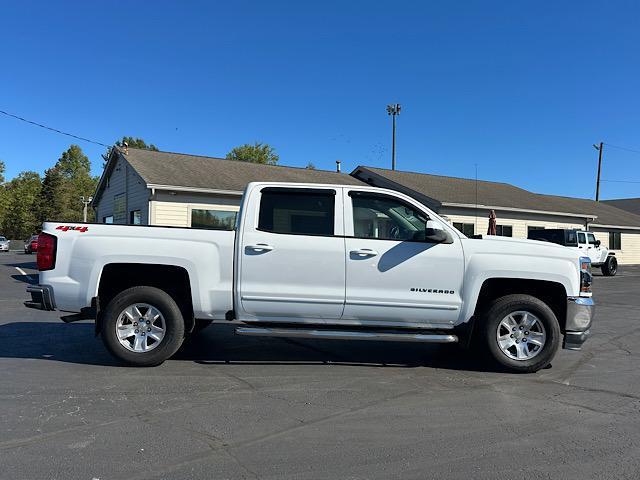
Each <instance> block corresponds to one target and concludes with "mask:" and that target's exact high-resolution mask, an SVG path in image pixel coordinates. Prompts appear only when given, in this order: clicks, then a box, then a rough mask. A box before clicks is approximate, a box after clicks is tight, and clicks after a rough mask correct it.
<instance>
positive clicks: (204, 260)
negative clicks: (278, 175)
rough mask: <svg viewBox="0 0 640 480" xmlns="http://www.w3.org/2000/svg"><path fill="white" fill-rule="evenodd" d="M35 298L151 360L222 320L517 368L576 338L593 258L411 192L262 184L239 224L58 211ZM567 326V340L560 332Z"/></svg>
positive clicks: (131, 359) (276, 332)
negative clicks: (468, 354)
mask: <svg viewBox="0 0 640 480" xmlns="http://www.w3.org/2000/svg"><path fill="white" fill-rule="evenodd" d="M37 264H38V269H39V270H40V282H39V285H37V286H35V285H34V286H30V287H29V288H28V291H29V292H30V293H31V300H30V301H28V302H25V304H26V305H27V306H28V307H32V308H40V309H43V310H54V309H57V310H61V311H63V312H70V313H74V312H75V313H74V314H72V315H68V316H66V317H63V320H65V321H74V320H81V319H93V318H95V320H96V334H100V335H101V336H102V339H103V341H104V344H105V346H106V348H107V349H108V350H109V351H110V352H111V353H112V354H113V355H115V356H116V357H117V358H119V359H121V360H122V361H124V362H126V363H129V364H133V365H140V366H152V365H158V364H160V363H162V362H163V361H164V360H166V359H167V358H169V357H171V356H172V355H173V354H174V353H175V352H176V351H177V350H178V349H179V348H180V345H181V344H182V342H183V340H184V338H185V336H186V335H188V334H190V333H193V332H195V331H197V330H199V328H200V327H202V326H204V325H207V324H208V323H210V322H211V321H219V322H228V323H232V324H234V325H235V327H236V333H237V334H242V335H262V336H275V337H305V338H321V339H343V340H344V339H348V340H389V341H408V342H425V343H429V342H431V343H459V344H462V345H463V346H468V345H470V344H473V345H475V346H477V347H479V349H477V350H476V351H479V352H481V353H485V354H487V355H488V356H489V357H490V358H493V359H494V360H495V361H497V362H498V364H500V365H502V366H503V367H506V368H507V369H509V370H513V371H520V372H533V371H537V370H538V369H541V368H544V367H545V366H547V365H548V364H549V363H550V362H551V360H552V358H553V357H554V355H555V353H556V351H557V349H558V348H559V346H560V345H561V344H562V345H563V346H564V347H565V348H568V349H579V348H580V346H581V345H582V344H583V343H584V341H585V340H586V339H587V337H588V336H589V333H590V327H591V322H592V318H593V314H594V305H593V301H592V298H591V295H592V294H591V280H592V277H591V270H590V269H591V265H590V260H589V258H588V257H581V256H580V254H579V253H578V252H575V251H572V250H570V249H568V248H564V247H561V246H559V245H554V244H550V243H545V242H538V241H532V240H517V239H512V238H502V237H491V238H481V239H470V238H467V237H465V236H464V235H463V234H462V233H460V232H458V231H457V230H456V229H454V228H452V227H451V226H450V225H449V224H448V223H447V222H446V221H445V220H443V219H442V218H441V217H439V216H438V215H437V214H436V213H434V212H433V211H431V210H430V209H429V208H427V207H425V206H424V205H422V204H421V203H419V202H417V201H416V200H414V199H413V198H411V197H409V196H406V195H403V194H401V193H398V192H395V191H391V190H383V189H378V188H373V187H366V186H364V187H352V186H344V185H319V184H291V183H251V184H249V185H248V186H247V189H246V191H245V193H244V197H243V201H242V206H241V209H240V212H239V214H238V219H237V223H236V228H235V231H223V230H219V231H217V230H205V229H188V228H171V227H145V226H133V225H131V226H126V225H100V224H73V223H55V222H47V223H45V224H44V226H43V233H42V234H41V235H40V237H39V242H38V256H37ZM563 337H564V338H563Z"/></svg>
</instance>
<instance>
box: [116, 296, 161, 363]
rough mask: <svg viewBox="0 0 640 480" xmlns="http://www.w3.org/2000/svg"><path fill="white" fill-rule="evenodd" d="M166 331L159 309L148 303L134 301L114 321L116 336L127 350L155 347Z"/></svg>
mask: <svg viewBox="0 0 640 480" xmlns="http://www.w3.org/2000/svg"><path fill="white" fill-rule="evenodd" d="M166 331H167V326H166V323H165V321H164V317H163V316H162V313H160V310H158V309H157V308H156V307H154V306H153V305H149V304H148V303H134V304H133V305H129V306H128V307H127V308H125V309H124V310H123V311H122V312H121V313H120V315H118V320H117V321H116V337H117V338H118V341H119V342H120V345H122V346H123V347H124V348H126V349H127V350H130V351H132V352H136V353H145V352H149V351H151V350H153V349H154V348H156V347H157V346H158V345H160V343H162V339H163V338H164V335H165V333H166Z"/></svg>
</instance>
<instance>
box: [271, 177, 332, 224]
mask: <svg viewBox="0 0 640 480" xmlns="http://www.w3.org/2000/svg"><path fill="white" fill-rule="evenodd" d="M335 200H336V193H335V191H334V190H315V189H300V190H298V189H286V188H265V189H264V190H262V199H261V200H260V215H259V218H258V229H259V230H263V231H266V232H273V233H284V234H292V235H333V234H334V229H333V225H334V216H335Z"/></svg>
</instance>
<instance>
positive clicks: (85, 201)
mask: <svg viewBox="0 0 640 480" xmlns="http://www.w3.org/2000/svg"><path fill="white" fill-rule="evenodd" d="M92 200H93V197H85V196H84V195H83V196H81V197H80V201H81V202H82V203H83V205H84V206H83V207H82V221H83V222H84V223H87V206H88V205H89V204H90V203H91V201H92Z"/></svg>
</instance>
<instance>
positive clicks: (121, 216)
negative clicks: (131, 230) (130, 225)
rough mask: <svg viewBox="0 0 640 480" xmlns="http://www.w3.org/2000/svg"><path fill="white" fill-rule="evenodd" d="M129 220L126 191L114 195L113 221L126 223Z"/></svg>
mask: <svg viewBox="0 0 640 480" xmlns="http://www.w3.org/2000/svg"><path fill="white" fill-rule="evenodd" d="M126 221H127V209H126V206H125V198H124V193H121V194H120V195H114V196H113V223H125V222H126Z"/></svg>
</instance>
